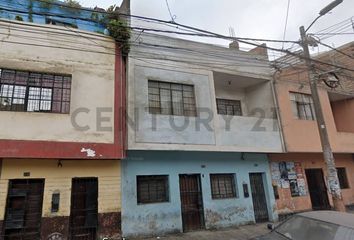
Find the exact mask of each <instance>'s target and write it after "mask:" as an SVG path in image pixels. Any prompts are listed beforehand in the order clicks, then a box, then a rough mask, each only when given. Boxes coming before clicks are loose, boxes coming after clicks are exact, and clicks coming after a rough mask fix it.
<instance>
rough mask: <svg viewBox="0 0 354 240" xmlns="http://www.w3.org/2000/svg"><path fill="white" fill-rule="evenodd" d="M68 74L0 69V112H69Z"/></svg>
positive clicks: (69, 83)
mask: <svg viewBox="0 0 354 240" xmlns="http://www.w3.org/2000/svg"><path fill="white" fill-rule="evenodd" d="M70 95H71V76H68V75H59V74H48V73H38V72H28V71H18V70H11V69H2V68H0V111H15V112H48V113H69V112H70Z"/></svg>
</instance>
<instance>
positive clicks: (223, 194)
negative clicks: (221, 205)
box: [210, 174, 238, 199]
mask: <svg viewBox="0 0 354 240" xmlns="http://www.w3.org/2000/svg"><path fill="white" fill-rule="evenodd" d="M210 182H211V196H212V198H213V199H222V198H236V197H238V196H237V192H236V186H235V175H234V174H210Z"/></svg>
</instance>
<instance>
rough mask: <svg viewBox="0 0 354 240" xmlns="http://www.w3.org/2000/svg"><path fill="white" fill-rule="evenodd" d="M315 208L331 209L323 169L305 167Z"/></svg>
mask: <svg viewBox="0 0 354 240" xmlns="http://www.w3.org/2000/svg"><path fill="white" fill-rule="evenodd" d="M305 173H306V179H307V185H308V187H309V192H310V198H311V203H312V208H313V210H328V209H331V206H330V204H329V200H328V195H327V187H326V184H325V182H324V178H323V172H322V169H305Z"/></svg>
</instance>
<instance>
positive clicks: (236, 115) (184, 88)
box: [122, 33, 282, 236]
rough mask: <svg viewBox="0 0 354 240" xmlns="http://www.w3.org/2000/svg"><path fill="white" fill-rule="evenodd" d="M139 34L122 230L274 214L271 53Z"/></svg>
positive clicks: (131, 70)
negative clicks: (270, 154) (266, 53)
mask: <svg viewBox="0 0 354 240" xmlns="http://www.w3.org/2000/svg"><path fill="white" fill-rule="evenodd" d="M133 37H134V36H133ZM139 39H140V40H139V42H137V43H136V44H133V45H132V46H131V50H130V54H129V64H128V81H127V82H128V86H127V89H128V98H127V102H128V104H127V107H128V120H127V124H128V126H127V128H128V152H127V158H126V159H124V160H123V163H122V189H123V195H122V211H123V212H122V234H123V236H137V235H157V234H163V233H170V232H182V231H190V230H195V229H214V228H221V227H227V226H235V225H240V224H247V223H254V222H258V221H265V220H276V219H277V214H276V212H275V211H274V209H275V200H274V195H273V189H272V186H271V182H270V171H269V165H268V158H267V154H266V153H276V152H282V138H281V132H280V130H279V127H278V120H277V117H276V112H275V111H274V109H275V102H274V95H273V93H272V84H271V72H270V68H269V62H268V59H267V56H266V55H265V54H264V52H265V51H262V50H263V49H255V50H253V51H251V52H243V51H240V50H238V49H234V48H231V49H228V48H224V47H218V46H214V45H210V44H203V43H196V42H192V41H187V40H181V39H178V38H170V37H165V36H159V35H153V34H145V33H143V34H139ZM206 52H207V53H210V52H212V53H213V54H209V55H208V54H205V53H206ZM258 52H263V55H261V54H259V53H258ZM245 62H246V63H247V64H245ZM216 63H218V64H219V65H218V64H216ZM255 66H256V67H255Z"/></svg>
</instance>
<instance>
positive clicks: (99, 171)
mask: <svg viewBox="0 0 354 240" xmlns="http://www.w3.org/2000/svg"><path fill="white" fill-rule="evenodd" d="M9 2H10V1H9ZM11 2H12V1H11ZM24 2H25V1H24ZM31 2H32V1H31ZM36 2H37V1H36ZM37 3H38V2H37ZM53 8H54V7H53ZM9 9H10V10H11V9H12V7H11V6H9ZM18 10H19V9H18ZM76 11H77V10H76ZM5 12H6V11H4V10H3V11H2V17H3V18H2V19H1V20H0V25H1V26H2V27H1V29H0V32H1V35H3V36H6V37H5V38H4V39H3V40H4V41H2V43H1V56H0V88H1V90H0V118H1V133H0V169H1V170H0V236H1V237H0V239H68V238H70V239H82V238H81V237H84V238H85V239H96V238H100V239H102V238H105V237H117V236H120V222H121V220H120V219H121V161H120V159H122V158H124V156H125V154H124V136H125V135H124V134H123V132H124V128H125V127H124V118H123V116H122V112H123V111H121V110H122V109H123V107H124V105H125V81H124V78H125V77H124V71H125V67H124V61H123V58H122V54H121V53H120V47H119V46H116V42H115V41H114V40H113V39H112V38H110V37H108V36H105V35H103V34H99V33H95V32H93V31H92V29H85V28H83V30H82V29H81V26H83V25H85V24H81V23H80V22H78V23H77V25H76V26H75V27H72V26H71V27H70V26H68V25H65V24H64V25H61V24H54V23H53V22H51V23H47V24H40V22H37V21H35V20H36V18H34V19H33V21H23V20H24V19H22V20H21V19H20V18H16V20H8V19H5V18H7V17H6V16H4V14H5ZM6 13H8V16H10V17H9V18H10V19H12V17H11V16H13V14H18V11H17V12H16V11H15V12H13V13H10V12H9V10H8V11H7V12H6ZM54 13H55V14H58V13H57V12H54ZM5 15H6V14H5ZM78 15H80V14H78ZM33 17H34V16H33ZM22 18H25V16H22ZM61 19H62V21H65V19H63V18H62V17H61ZM37 20H38V19H37ZM68 21H69V20H68ZM36 22H37V23H36ZM48 24H50V25H48ZM55 25H57V26H55ZM85 26H86V25H85ZM101 30H102V31H103V30H104V29H102V28H101Z"/></svg>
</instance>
